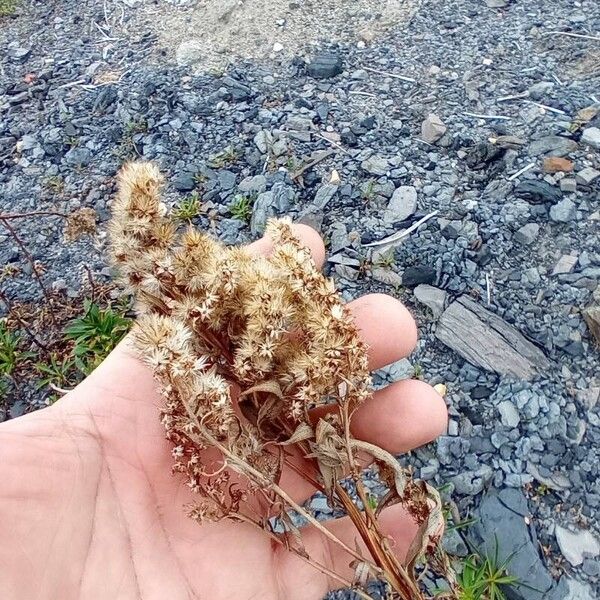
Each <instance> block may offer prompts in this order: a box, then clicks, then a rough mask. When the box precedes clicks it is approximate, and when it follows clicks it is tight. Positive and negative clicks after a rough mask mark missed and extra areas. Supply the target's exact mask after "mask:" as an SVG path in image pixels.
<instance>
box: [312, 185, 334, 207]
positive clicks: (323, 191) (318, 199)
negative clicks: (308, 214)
mask: <svg viewBox="0 0 600 600" xmlns="http://www.w3.org/2000/svg"><path fill="white" fill-rule="evenodd" d="M339 189H340V188H339V186H337V185H334V184H332V183H326V184H325V185H322V186H321V187H320V188H319V189H318V190H317V193H316V194H315V197H314V198H313V201H312V203H311V207H312V209H313V212H315V211H316V210H323V209H324V208H325V207H326V206H327V205H328V204H329V203H330V202H331V200H333V198H335V196H336V195H337V193H338V191H339Z"/></svg>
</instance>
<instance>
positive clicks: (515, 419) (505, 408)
mask: <svg viewBox="0 0 600 600" xmlns="http://www.w3.org/2000/svg"><path fill="white" fill-rule="evenodd" d="M498 412H499V413H500V419H501V421H502V425H504V426H505V427H510V428H511V429H514V428H515V427H517V426H518V425H519V423H520V422H521V417H519V412H518V411H517V409H516V408H515V405H514V404H513V403H512V402H511V401H510V400H504V402H500V404H498Z"/></svg>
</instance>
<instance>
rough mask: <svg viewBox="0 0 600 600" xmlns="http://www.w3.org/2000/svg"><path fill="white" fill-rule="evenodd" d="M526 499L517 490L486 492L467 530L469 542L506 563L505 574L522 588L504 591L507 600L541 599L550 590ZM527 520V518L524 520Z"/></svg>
mask: <svg viewBox="0 0 600 600" xmlns="http://www.w3.org/2000/svg"><path fill="white" fill-rule="evenodd" d="M529 515H530V512H529V507H528V505H527V499H526V498H525V496H524V495H523V493H522V492H521V491H520V490H517V489H511V488H507V489H504V490H501V491H497V490H490V491H489V492H488V493H487V494H486V495H485V496H484V498H483V500H482V501H481V504H480V505H479V507H478V508H477V510H476V513H475V517H476V518H477V521H476V522H475V524H474V525H473V526H472V527H471V528H470V530H469V538H470V541H471V543H472V544H473V545H474V546H475V547H476V548H477V549H478V551H479V552H480V553H481V554H482V555H483V556H490V557H496V558H497V561H498V563H499V564H504V563H506V569H507V571H508V573H509V574H511V575H513V576H515V577H516V578H517V579H518V581H519V582H521V583H522V584H523V585H518V584H516V585H515V586H511V587H510V588H508V589H506V590H505V592H506V596H507V598H510V599H511V600H543V599H544V598H546V594H547V593H548V592H550V590H552V588H553V587H554V581H553V579H552V577H551V575H550V573H549V572H548V571H547V570H546V568H545V567H544V564H543V562H542V559H541V557H540V553H539V545H538V540H537V535H536V532H535V529H534V527H533V526H532V525H531V524H528V523H527V522H526V520H525V519H526V518H528V517H529ZM528 521H530V519H528Z"/></svg>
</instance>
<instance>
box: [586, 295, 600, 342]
mask: <svg viewBox="0 0 600 600" xmlns="http://www.w3.org/2000/svg"><path fill="white" fill-rule="evenodd" d="M583 318H584V319H585V322H586V323H587V326H588V329H589V330H590V333H591V334H592V335H593V336H594V337H595V338H596V341H597V342H598V343H599V344H600V304H595V305H592V306H589V307H588V308H586V309H585V310H584V311H583Z"/></svg>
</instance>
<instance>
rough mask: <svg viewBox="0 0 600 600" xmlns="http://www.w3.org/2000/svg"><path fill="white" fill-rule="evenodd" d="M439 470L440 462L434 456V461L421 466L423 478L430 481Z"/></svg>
mask: <svg viewBox="0 0 600 600" xmlns="http://www.w3.org/2000/svg"><path fill="white" fill-rule="evenodd" d="M433 461H435V462H433ZM432 463H433V464H432ZM439 470H440V463H439V461H437V460H436V459H435V458H434V459H433V460H432V461H430V462H429V464H426V465H425V466H424V467H421V479H423V480H425V481H429V480H430V479H433V478H434V477H435V476H436V474H437V472H438V471H439Z"/></svg>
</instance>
